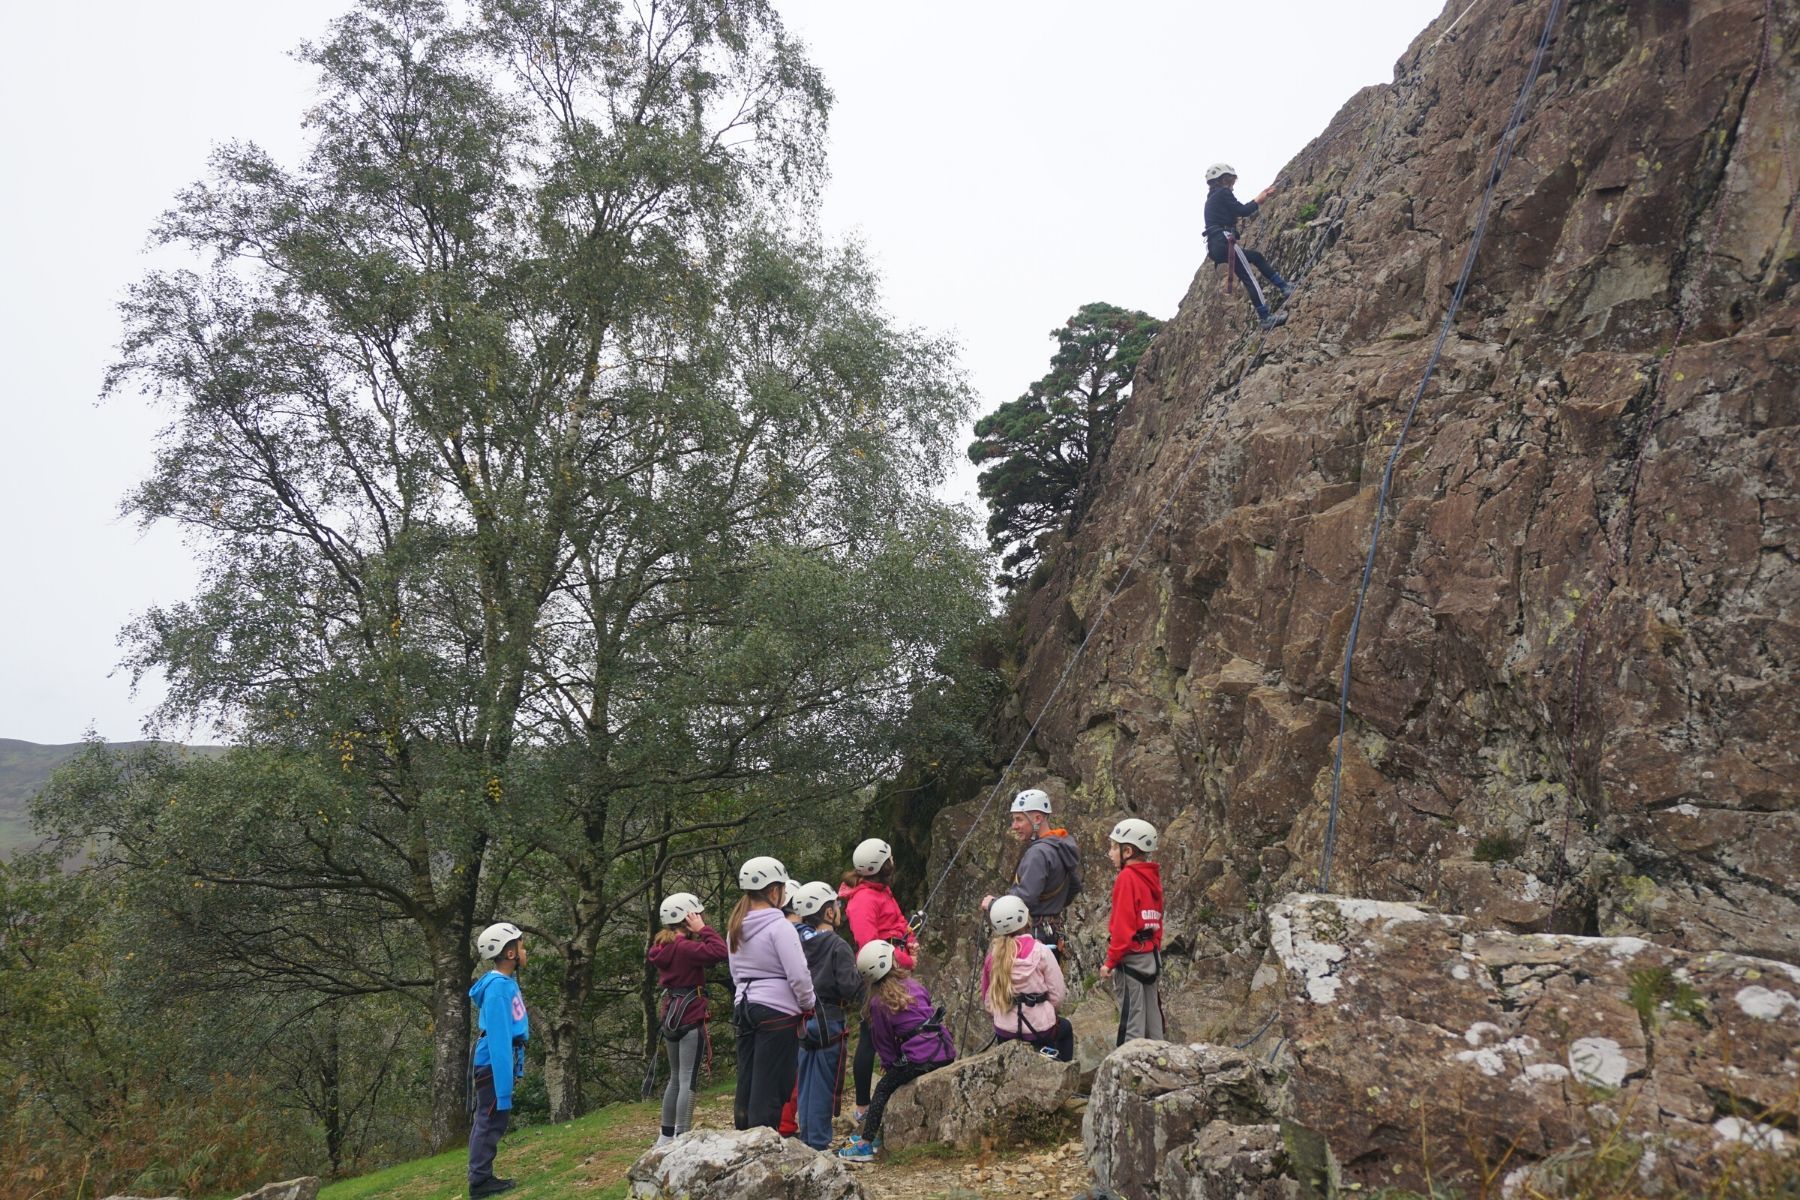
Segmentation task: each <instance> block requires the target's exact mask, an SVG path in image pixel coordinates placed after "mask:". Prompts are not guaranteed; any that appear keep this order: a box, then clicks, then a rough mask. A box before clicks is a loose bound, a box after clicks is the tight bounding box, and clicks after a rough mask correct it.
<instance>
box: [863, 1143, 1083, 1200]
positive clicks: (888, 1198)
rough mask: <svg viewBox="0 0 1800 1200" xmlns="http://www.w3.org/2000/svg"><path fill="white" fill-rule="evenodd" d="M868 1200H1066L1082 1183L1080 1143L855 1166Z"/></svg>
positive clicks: (1077, 1191)
mask: <svg viewBox="0 0 1800 1200" xmlns="http://www.w3.org/2000/svg"><path fill="white" fill-rule="evenodd" d="M856 1177H857V1179H858V1180H860V1181H861V1183H862V1185H863V1187H864V1188H865V1189H866V1190H867V1191H868V1193H869V1195H870V1196H871V1197H873V1198H874V1200H1068V1198H1069V1197H1071V1196H1074V1195H1077V1194H1079V1193H1080V1192H1081V1191H1083V1190H1084V1189H1085V1188H1086V1187H1087V1185H1088V1169H1087V1160H1086V1159H1085V1158H1084V1157H1083V1155H1082V1150H1081V1143H1080V1142H1065V1143H1064V1144H1063V1145H1060V1146H1050V1147H1045V1148H1043V1149H1037V1150H1021V1151H1011V1152H1007V1153H995V1154H987V1155H979V1154H978V1155H971V1156H968V1157H961V1158H952V1157H941V1158H940V1157H926V1156H921V1157H919V1158H916V1159H912V1160H910V1161H906V1162H899V1163H875V1164H871V1165H870V1166H866V1167H857V1168H856Z"/></svg>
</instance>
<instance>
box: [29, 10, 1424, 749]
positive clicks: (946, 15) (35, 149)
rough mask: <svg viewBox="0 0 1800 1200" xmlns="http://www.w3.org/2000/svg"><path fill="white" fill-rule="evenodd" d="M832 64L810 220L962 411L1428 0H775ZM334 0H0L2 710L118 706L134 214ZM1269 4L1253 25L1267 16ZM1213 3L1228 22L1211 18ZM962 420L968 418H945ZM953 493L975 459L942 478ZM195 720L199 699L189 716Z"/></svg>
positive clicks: (151, 554) (147, 547)
mask: <svg viewBox="0 0 1800 1200" xmlns="http://www.w3.org/2000/svg"><path fill="white" fill-rule="evenodd" d="M777 3H778V6H779V7H780V9H781V11H782V12H783V13H784V14H785V16H786V19H787V22H788V24H789V26H790V28H791V29H793V30H794V31H795V32H796V33H798V34H799V35H800V36H801V38H802V39H804V40H805V41H806V42H807V43H808V45H809V46H810V48H811V50H812V55H813V59H814V61H815V62H816V63H818V64H819V66H820V67H821V68H822V69H823V70H824V72H825V75H826V77H827V79H828V80H829V82H830V84H831V86H832V88H833V89H834V90H835V91H836V93H837V106H836V108H835V110H834V111H833V114H832V126H831V127H832V133H831V147H832V148H831V167H832V184H831V187H830V190H829V191H828V193H827V195H826V202H825V205H826V206H825V213H824V223H825V228H826V230H827V232H828V233H829V234H831V235H833V236H841V235H845V234H855V235H856V236H859V237H860V238H862V239H863V241H864V242H865V244H866V245H867V246H868V247H869V249H870V250H871V251H872V253H873V255H874V258H875V260H876V262H877V263H878V264H879V266H880V267H881V269H882V271H883V273H884V276H885V280H886V293H887V297H888V305H889V308H890V309H891V311H892V312H893V313H894V314H895V315H896V316H897V317H898V318H899V319H900V320H902V321H904V322H906V323H909V324H915V325H921V326H925V327H928V328H931V329H934V330H947V331H949V332H952V333H954V334H955V335H956V336H957V337H958V338H959V339H960V341H961V343H962V346H963V361H964V364H965V366H966V367H967V368H968V370H969V372H970V374H971V377H972V378H973V380H974V383H975V386H976V388H977V389H978V391H979V393H980V402H981V410H982V411H986V410H988V409H991V408H993V407H995V406H996V405H998V404H1000V403H1003V402H1004V401H1006V400H1008V399H1011V398H1012V397H1014V396H1016V395H1017V394H1018V393H1020V392H1021V391H1023V390H1024V388H1025V385H1026V384H1028V383H1029V382H1030V381H1031V380H1033V379H1035V378H1037V376H1039V375H1041V374H1042V373H1043V371H1044V369H1045V365H1046V362H1047V360H1048V357H1049V352H1050V342H1049V340H1048V337H1047V334H1048V332H1049V331H1050V330H1051V328H1052V327H1054V326H1056V325H1059V324H1061V322H1062V321H1063V320H1064V319H1066V318H1067V317H1068V316H1069V315H1070V314H1071V313H1073V312H1074V311H1075V310H1076V309H1077V308H1079V307H1080V306H1081V305H1082V304H1084V303H1086V302H1088V301H1090V300H1106V301H1110V302H1112V303H1115V304H1121V305H1125V306H1128V307H1135V308H1142V309H1144V310H1146V311H1148V312H1150V313H1152V314H1153V315H1155V316H1159V317H1168V316H1171V315H1172V314H1173V312H1174V308H1175V305H1176V303H1177V302H1178V301H1179V300H1180V298H1181V296H1182V294H1183V292H1185V291H1186V289H1187V285H1188V282H1189V280H1190V279H1191V278H1192V277H1193V274H1194V271H1195V270H1196V269H1197V268H1198V266H1199V264H1200V262H1201V260H1202V258H1203V257H1204V247H1203V243H1202V239H1201V237H1200V219H1199V210H1200V204H1201V201H1202V199H1203V198H1204V193H1205V185H1204V184H1203V182H1202V179H1201V173H1202V172H1203V171H1204V170H1205V168H1206V165H1207V164H1208V163H1210V162H1213V161H1215V160H1219V159H1224V160H1227V161H1230V162H1231V163H1233V164H1234V165H1235V166H1236V167H1237V168H1238V170H1239V173H1240V175H1241V177H1242V181H1243V182H1242V183H1241V184H1240V187H1239V192H1240V194H1251V193H1254V192H1256V191H1257V190H1259V189H1260V188H1262V187H1263V186H1264V185H1265V184H1266V183H1268V182H1269V181H1270V180H1271V179H1272V178H1273V177H1274V175H1275V172H1276V170H1277V169H1279V167H1280V166H1281V165H1282V164H1283V163H1285V162H1286V161H1287V160H1288V158H1289V157H1291V156H1292V155H1293V154H1294V153H1295V152H1296V151H1298V150H1299V149H1300V148H1301V147H1302V146H1304V145H1305V144H1306V143H1307V142H1308V141H1309V140H1311V139H1312V138H1313V137H1314V136H1315V135H1316V134H1317V133H1318V132H1319V131H1320V130H1321V129H1323V128H1324V126H1325V123H1326V122H1327V121H1328V120H1329V119H1330V118H1331V115H1332V114H1333V113H1334V112H1336V111H1337V109H1338V107H1339V106H1340V105H1341V104H1342V103H1343V102H1344V101H1345V100H1346V99H1348V98H1349V96H1350V95H1351V93H1353V92H1354V91H1355V90H1356V89H1357V88H1359V87H1362V86H1365V85H1367V84H1371V83H1383V82H1387V81H1389V80H1390V79H1391V78H1392V75H1393V64H1394V61H1395V60H1396V59H1397V58H1398V57H1399V56H1400V54H1401V53H1402V52H1403V51H1404V50H1405V48H1406V46H1407V45H1408V44H1409V43H1410V42H1411V40H1412V38H1413V37H1414V36H1415V35H1416V34H1417V33H1418V31H1419V30H1420V29H1422V28H1423V27H1424V26H1425V24H1426V23H1427V22H1428V21H1429V20H1430V19H1431V18H1433V17H1435V16H1436V15H1437V14H1438V12H1439V11H1440V10H1441V9H1442V8H1443V7H1444V5H1443V3H1442V0H1382V2H1381V3H1379V4H1354V3H1345V2H1344V0H1271V2H1270V3H1265V4H1263V5H1261V6H1259V7H1258V8H1257V10H1256V17H1257V19H1256V20H1255V21H1254V22H1253V23H1252V22H1248V21H1240V19H1239V18H1240V14H1241V13H1242V12H1244V11H1245V10H1239V9H1236V8H1228V7H1226V6H1223V5H1219V4H1214V3H1205V2H1202V0H1162V2H1156V3H1151V2H1148V0H1140V2H1128V0H1115V2H1114V3H1110V4H1104V5H1102V4H1098V3H1095V2H1094V0H961V2H960V3H948V2H938V0H929V2H928V0H910V2H907V3H893V2H890V3H885V4H876V3H868V2H859V0H777ZM347 7H348V4H347V0H285V2H284V3H281V4H245V3H243V2H242V0H233V2H229V3H228V2H225V0H157V2H156V3H150V4H145V3H142V2H141V0H137V2H133V3H120V2H118V0H89V2H88V3H83V4H34V5H14V6H12V7H11V8H10V10H9V15H8V21H7V36H6V39H5V49H4V50H3V51H0V65H3V69H0V106H3V108H0V111H4V113H5V119H4V121H3V122H0V281H3V282H0V351H3V352H4V367H5V375H4V384H3V388H4V390H3V391H0V396H3V397H4V399H3V400H0V403H3V404H4V417H5V427H6V430H7V432H8V435H9V436H8V438H7V442H8V444H9V445H11V446H12V447H13V449H12V452H11V453H10V454H8V455H7V457H6V462H5V463H4V465H3V466H0V512H3V513H4V516H3V517H0V562H4V564H5V566H6V568H7V571H6V583H5V587H4V589H3V593H0V737H14V738H24V739H26V740H29V741H38V742H68V741H74V740H76V739H78V738H79V737H81V736H82V734H83V732H84V731H85V730H87V729H88V728H90V727H91V728H94V729H96V730H98V732H99V733H101V734H102V735H103V736H105V737H108V738H113V739H127V738H133V737H137V736H138V735H139V731H140V724H141V721H142V719H143V716H144V714H145V713H146V712H147V711H148V710H149V709H150V708H151V707H152V706H153V705H154V703H155V702H156V700H157V698H158V696H159V689H158V688H157V687H156V685H155V684H154V682H151V683H147V684H146V685H145V686H144V687H143V688H142V689H140V691H139V693H138V694H137V695H136V696H133V695H132V693H131V689H130V686H129V679H128V678H127V677H126V676H125V675H124V674H123V673H122V672H119V671H118V670H117V669H116V666H117V662H118V658H119V651H118V645H117V635H118V631H119V629H120V628H121V627H122V626H123V625H124V624H125V622H126V621H128V620H129V619H130V618H131V616H132V615H133V614H134V613H137V612H140V611H142V610H143V609H144V608H145V607H147V606H149V605H151V604H157V603H169V602H172V601H175V600H179V599H181V598H182V597H183V596H185V595H186V594H187V593H188V591H189V590H190V588H191V587H192V585H193V579H194V573H193V570H192V567H191V565H190V560H189V557H188V553H187V550H186V548H185V547H184V545H183V543H182V541H181V539H180V537H179V536H178V535H177V534H176V533H175V532H174V531H173V530H170V529H164V528H159V529H153V530H150V531H147V532H145V531H141V530H139V529H138V528H137V527H136V526H135V525H134V524H132V523H130V522H128V521H123V520H121V519H120V518H119V517H118V515H117V512H118V503H119V499H120V497H121V495H122V494H123V493H124V491H125V490H126V488H127V487H128V486H129V485H130V484H131V483H132V482H133V481H134V480H136V479H137V478H139V477H140V476H141V475H142V474H143V473H144V470H145V468H146V466H147V465H148V463H149V442H150V438H151V436H152V435H153V433H154V432H155V430H156V429H157V427H158V425H159V418H158V416H157V414H156V413H155V412H154V411H153V410H152V409H151V408H150V407H149V406H148V405H147V404H145V403H143V402H141V401H135V400H132V399H130V398H121V399H117V400H112V401H109V402H107V403H106V404H104V405H99V404H97V403H96V394H97V393H98V391H99V386H100V380H101V375H102V373H103V371H104V370H105V368H106V365H107V363H108V361H109V359H110V356H111V353H112V348H113V346H114V344H115V342H116V340H117V335H118V323H117V319H116V317H115V315H114V311H113V305H114V304H115V303H116V302H117V301H118V299H119V298H120V297H121V296H122V294H123V292H124V289H125V287H126V286H127V284H129V283H130V282H131V281H132V280H133V279H135V278H136V277H137V276H139V275H140V274H142V273H143V272H144V270H145V269H146V268H147V267H149V266H150V265H152V260H151V259H150V258H149V257H148V256H147V255H146V254H145V251H144V243H145V234H146V233H147V231H148V230H149V228H150V225H151V223H152V221H153V220H154V219H155V218H156V216H157V214H158V213H159V212H160V211H161V210H162V209H163V208H164V207H166V206H167V204H168V203H169V201H170V199H171V198H172V197H173V195H174V193H175V191H176V190H177V189H178V188H179V187H181V186H182V185H183V184H185V183H188V182H190V181H192V180H193V179H195V178H197V177H198V176H199V175H200V174H201V173H202V170H203V167H204V164H205V159H206V155H207V152H208V150H209V149H210V148H211V147H212V146H213V145H215V144H216V143H218V142H221V141H224V140H228V139H234V138H248V139H251V140H254V141H256V142H259V143H261V144H262V145H264V146H265V147H267V148H268V149H270V150H271V151H273V152H274V153H275V154H276V155H277V156H278V157H281V158H282V159H284V160H287V161H293V160H295V159H296V158H297V157H298V154H299V150H300V141H299V136H300V128H299V114H300V112H301V111H302V109H303V108H304V107H305V105H306V103H307V101H308V99H309V97H310V95H311V88H312V79H311V77H310V75H309V73H308V72H307V71H305V70H304V69H302V68H301V67H300V66H299V65H298V64H296V63H295V62H293V61H292V60H291V58H290V57H289V55H288V52H289V51H290V50H291V49H292V48H293V47H294V45H295V44H296V43H298V42H299V41H300V40H302V39H303V38H309V37H316V36H317V35H318V34H319V33H320V32H321V31H322V30H323V28H324V27H325V24H326V23H327V22H328V21H329V20H330V19H331V18H332V17H334V16H336V15H338V14H339V13H341V12H342V11H344V10H345V9H346V8H347ZM1272 30H1273V31H1276V32H1278V33H1280V34H1281V35H1282V36H1279V37H1272V36H1270V31H1272ZM1234 35H1241V36H1238V37H1237V38H1236V40H1233V39H1234ZM965 440H966V439H965ZM952 486H953V488H955V489H956V490H957V491H958V492H959V494H967V495H968V496H969V497H970V498H971V502H973V489H972V480H971V479H969V478H966V477H965V478H963V479H960V480H958V481H956V482H955V483H953V485H952ZM201 736H204V731H202V735H201Z"/></svg>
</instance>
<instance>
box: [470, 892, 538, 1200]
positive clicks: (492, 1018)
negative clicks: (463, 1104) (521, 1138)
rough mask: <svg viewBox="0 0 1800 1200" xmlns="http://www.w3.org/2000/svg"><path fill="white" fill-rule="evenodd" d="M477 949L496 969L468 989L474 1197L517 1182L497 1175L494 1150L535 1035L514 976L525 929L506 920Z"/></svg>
mask: <svg viewBox="0 0 1800 1200" xmlns="http://www.w3.org/2000/svg"><path fill="white" fill-rule="evenodd" d="M475 947H476V949H478V950H480V951H481V957H482V958H483V959H485V960H487V961H488V962H491V963H492V964H493V967H492V969H491V970H489V971H488V973H487V974H486V975H483V976H482V977H481V978H480V979H477V980H476V981H475V985H474V986H473V987H471V988H470V989H469V999H470V1001H472V1002H473V1003H474V1006H475V1014H476V1020H477V1021H478V1022H479V1024H480V1027H481V1040H480V1041H479V1042H477V1043H475V1058H474V1071H475V1078H474V1085H475V1086H474V1088H473V1090H472V1095H471V1099H472V1100H473V1102H474V1105H475V1118H474V1121H473V1122H472V1123H471V1124H470V1126H469V1196H470V1197H471V1200H479V1197H482V1196H497V1195H499V1194H500V1193H501V1192H504V1191H506V1190H507V1189H509V1188H511V1187H512V1186H513V1181H512V1180H510V1179H499V1178H496V1177H495V1175H494V1154H495V1152H496V1151H498V1150H499V1149H500V1138H501V1136H502V1135H503V1134H505V1133H506V1125H507V1122H508V1121H509V1120H511V1119H512V1098H513V1083H514V1081H515V1080H517V1079H518V1078H519V1076H521V1075H523V1074H524V1073H525V1039H526V1038H528V1037H530V1036H531V1021H530V1019H529V1018H528V1017H527V1016H526V1015H525V997H524V994H523V993H521V992H520V991H519V983H518V980H517V979H516V978H514V977H515V976H516V975H518V973H519V968H520V967H522V966H524V965H525V934H524V932H523V931H522V930H520V928H519V927H518V926H517V925H513V924H510V923H508V922H505V921H502V922H501V923H500V924H498V925H489V926H488V927H487V928H486V929H484V930H482V931H481V936H480V937H478V938H476V939H475Z"/></svg>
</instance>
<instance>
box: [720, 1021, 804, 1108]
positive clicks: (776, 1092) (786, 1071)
mask: <svg viewBox="0 0 1800 1200" xmlns="http://www.w3.org/2000/svg"><path fill="white" fill-rule="evenodd" d="M746 1007H747V1009H748V1012H749V1017H750V1021H751V1028H749V1029H745V1028H744V1027H742V1026H739V1027H738V1029H737V1097H736V1100H735V1101H734V1103H733V1105H732V1117H733V1119H734V1121H735V1123H736V1125H737V1127H738V1128H739V1129H752V1128H754V1127H756V1126H758V1125H767V1126H768V1127H769V1128H770V1129H779V1128H780V1127H781V1108H782V1105H784V1104H786V1103H787V1100H788V1097H789V1096H791V1095H793V1094H794V1081H795V1079H796V1078H798V1076H799V1071H800V1029H799V1024H800V1022H799V1018H798V1017H796V1016H794V1015H793V1014H792V1013H784V1012H778V1011H777V1010H775V1009H773V1008H767V1007H765V1006H763V1005H761V1004H751V1005H747V1006H746Z"/></svg>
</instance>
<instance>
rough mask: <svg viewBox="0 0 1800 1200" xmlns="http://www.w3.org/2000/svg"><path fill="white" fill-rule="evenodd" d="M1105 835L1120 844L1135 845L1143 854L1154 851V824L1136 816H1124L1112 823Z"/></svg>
mask: <svg viewBox="0 0 1800 1200" xmlns="http://www.w3.org/2000/svg"><path fill="white" fill-rule="evenodd" d="M1107 837H1108V839H1109V840H1111V841H1115V842H1118V843H1119V844H1120V845H1122V846H1136V847H1137V848H1138V849H1139V850H1142V851H1143V852H1144V853H1145V854H1154V853H1156V826H1154V825H1152V824H1151V823H1150V822H1148V821H1140V820H1138V819H1137V818H1136V817H1126V818H1125V819H1124V820H1123V821H1120V822H1119V823H1118V824H1117V825H1114V826H1113V831H1112V832H1111V833H1109V834H1108V835H1107Z"/></svg>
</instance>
